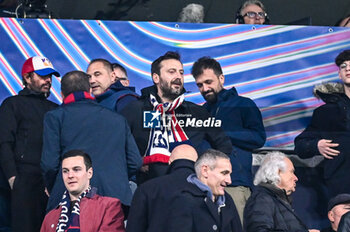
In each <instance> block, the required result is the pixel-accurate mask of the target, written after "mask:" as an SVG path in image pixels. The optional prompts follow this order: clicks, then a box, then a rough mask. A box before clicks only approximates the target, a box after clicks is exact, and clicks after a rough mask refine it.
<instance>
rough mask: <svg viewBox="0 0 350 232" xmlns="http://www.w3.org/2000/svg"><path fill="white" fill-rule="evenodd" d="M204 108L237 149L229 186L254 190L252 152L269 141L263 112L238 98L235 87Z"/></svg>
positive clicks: (232, 158)
mask: <svg viewBox="0 0 350 232" xmlns="http://www.w3.org/2000/svg"><path fill="white" fill-rule="evenodd" d="M204 107H205V108H206V109H207V110H208V111H209V112H210V113H211V115H213V116H215V118H216V119H220V120H221V121H222V128H223V130H224V131H225V133H226V135H227V136H228V137H230V139H231V143H232V145H233V148H234V149H233V155H232V156H230V159H231V164H232V173H231V180H232V184H231V185H230V186H247V187H252V184H253V177H252V151H253V150H254V149H257V148H260V147H262V146H263V145H264V143H265V140H266V134H265V129H264V124H263V121H262V117H261V113H260V110H259V109H258V107H257V106H256V104H255V103H254V102H253V101H252V100H251V99H249V98H246V97H241V96H238V94H237V91H236V89H235V88H234V87H232V88H231V89H230V90H226V89H223V90H222V91H220V93H219V94H218V100H217V102H216V103H214V104H208V103H205V104H204Z"/></svg>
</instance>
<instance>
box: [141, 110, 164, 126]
mask: <svg viewBox="0 0 350 232" xmlns="http://www.w3.org/2000/svg"><path fill="white" fill-rule="evenodd" d="M160 115H161V113H160V112H159V111H144V112H143V128H160Z"/></svg>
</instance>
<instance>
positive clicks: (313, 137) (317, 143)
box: [294, 50, 350, 198]
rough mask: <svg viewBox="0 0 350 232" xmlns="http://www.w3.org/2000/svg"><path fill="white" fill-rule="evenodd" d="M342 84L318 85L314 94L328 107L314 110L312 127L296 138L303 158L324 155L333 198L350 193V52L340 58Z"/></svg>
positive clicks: (326, 175)
mask: <svg viewBox="0 0 350 232" xmlns="http://www.w3.org/2000/svg"><path fill="white" fill-rule="evenodd" d="M335 64H336V65H337V66H338V75H339V78H340V81H341V82H329V83H323V84H320V85H317V86H316V87H315V88H314V91H313V92H314V95H315V96H316V97H318V98H320V99H322V100H323V101H324V102H325V103H326V104H324V105H322V106H320V107H318V108H317V109H315V110H314V112H313V115H312V119H311V122H310V124H309V125H308V126H307V127H306V129H305V130H304V131H303V132H302V133H301V134H300V135H298V136H297V137H296V138H295V141H294V142H295V152H296V154H297V155H299V156H300V157H301V158H311V157H313V156H323V157H324V162H323V164H324V165H323V169H324V171H323V178H324V180H325V183H326V186H327V189H328V193H329V196H328V197H329V198H331V197H334V196H336V195H338V194H340V193H350V185H349V184H347V183H348V181H349V175H350V171H349V170H350V152H349V151H350V146H349V141H350V50H345V51H342V52H341V53H340V54H339V55H338V56H337V57H336V58H335Z"/></svg>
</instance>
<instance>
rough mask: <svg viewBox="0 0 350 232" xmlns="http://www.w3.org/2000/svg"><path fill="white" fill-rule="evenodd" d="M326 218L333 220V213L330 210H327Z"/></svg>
mask: <svg viewBox="0 0 350 232" xmlns="http://www.w3.org/2000/svg"><path fill="white" fill-rule="evenodd" d="M328 219H329V221H330V222H334V213H333V211H332V210H330V211H328Z"/></svg>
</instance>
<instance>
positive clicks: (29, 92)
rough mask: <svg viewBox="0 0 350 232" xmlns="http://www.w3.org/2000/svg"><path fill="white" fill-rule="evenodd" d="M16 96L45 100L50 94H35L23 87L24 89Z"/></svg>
mask: <svg viewBox="0 0 350 232" xmlns="http://www.w3.org/2000/svg"><path fill="white" fill-rule="evenodd" d="M18 95H21V96H33V97H37V98H47V97H48V96H49V95H50V92H48V93H42V92H35V91H33V90H31V89H29V88H27V87H24V89H22V90H21V91H19V93H18Z"/></svg>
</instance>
